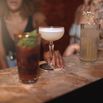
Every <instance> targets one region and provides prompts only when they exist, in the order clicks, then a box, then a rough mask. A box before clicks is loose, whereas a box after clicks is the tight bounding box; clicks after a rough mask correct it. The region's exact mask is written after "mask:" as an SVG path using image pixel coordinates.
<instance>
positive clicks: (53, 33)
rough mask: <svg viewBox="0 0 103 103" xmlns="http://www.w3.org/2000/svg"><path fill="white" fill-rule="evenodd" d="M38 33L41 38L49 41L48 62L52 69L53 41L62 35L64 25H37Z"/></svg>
mask: <svg viewBox="0 0 103 103" xmlns="http://www.w3.org/2000/svg"><path fill="white" fill-rule="evenodd" d="M39 33H40V35H41V38H43V39H44V40H46V41H49V53H50V62H49V63H48V64H49V65H50V66H51V68H52V69H54V66H53V63H52V59H53V54H54V43H53V41H56V40H59V39H60V38H62V37H63V35H64V27H39Z"/></svg>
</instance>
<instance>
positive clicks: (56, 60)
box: [44, 51, 64, 68]
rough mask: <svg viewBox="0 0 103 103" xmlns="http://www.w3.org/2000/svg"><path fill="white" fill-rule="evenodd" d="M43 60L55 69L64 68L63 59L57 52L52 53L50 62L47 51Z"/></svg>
mask: <svg viewBox="0 0 103 103" xmlns="http://www.w3.org/2000/svg"><path fill="white" fill-rule="evenodd" d="M44 59H45V60H46V61H47V62H48V63H52V65H53V66H54V67H56V68H63V67H64V61H63V58H62V56H61V54H60V52H59V51H54V53H53V56H52V60H51V55H50V52H49V51H48V52H45V53H44Z"/></svg>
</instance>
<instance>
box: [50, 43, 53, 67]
mask: <svg viewBox="0 0 103 103" xmlns="http://www.w3.org/2000/svg"><path fill="white" fill-rule="evenodd" d="M49 53H50V65H51V66H53V64H52V59H53V53H54V44H53V41H50V43H49Z"/></svg>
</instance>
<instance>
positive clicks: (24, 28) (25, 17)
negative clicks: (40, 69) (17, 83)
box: [0, 0, 63, 68]
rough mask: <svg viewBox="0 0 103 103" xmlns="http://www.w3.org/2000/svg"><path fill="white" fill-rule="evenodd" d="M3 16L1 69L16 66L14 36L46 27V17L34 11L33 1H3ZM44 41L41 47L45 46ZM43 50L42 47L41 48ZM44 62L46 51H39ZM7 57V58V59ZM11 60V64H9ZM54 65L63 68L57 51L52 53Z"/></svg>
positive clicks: (0, 33) (0, 24) (0, 54)
mask: <svg viewBox="0 0 103 103" xmlns="http://www.w3.org/2000/svg"><path fill="white" fill-rule="evenodd" d="M3 1H4V4H3V5H4V7H5V9H4V10H3V16H2V17H1V18H0V62H1V66H2V67H1V68H8V67H12V66H16V59H15V53H16V50H15V34H19V33H20V32H31V31H33V30H34V29H38V27H39V26H47V23H46V17H45V16H44V15H43V14H42V13H40V12H36V11H35V7H34V0H3ZM45 44H46V43H44V41H43V42H42V43H41V45H43V46H44V45H45ZM42 48H43V47H42ZM41 52H42V53H43V55H44V58H45V60H49V53H48V51H43V50H42V51H41ZM8 56H9V58H8ZM47 57H48V58H47ZM8 59H12V61H13V64H12V65H11V64H9V60H8ZM53 60H54V61H53V63H54V65H56V66H57V67H62V66H63V60H62V57H61V55H60V53H59V52H58V51H55V53H54V59H53Z"/></svg>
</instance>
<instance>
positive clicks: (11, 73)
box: [0, 55, 103, 103]
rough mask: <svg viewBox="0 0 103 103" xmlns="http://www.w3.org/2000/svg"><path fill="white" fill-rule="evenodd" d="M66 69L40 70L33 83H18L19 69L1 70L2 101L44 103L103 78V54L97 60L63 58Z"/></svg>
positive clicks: (1, 102)
mask: <svg viewBox="0 0 103 103" xmlns="http://www.w3.org/2000/svg"><path fill="white" fill-rule="evenodd" d="M64 60H65V68H64V69H63V70H54V71H44V70H42V71H41V74H40V77H39V80H38V81H37V82H36V83H35V84H32V85H24V84H22V83H20V82H19V79H18V74H17V68H16V67H15V68H9V69H5V70H1V71H0V103H45V102H46V101H48V100H51V99H54V98H56V97H58V96H61V95H63V94H65V93H70V92H71V91H73V90H75V89H78V88H80V87H83V86H85V85H87V84H90V83H92V82H94V81H97V80H99V79H101V78H103V55H100V56H99V58H98V60H97V61H96V62H94V63H93V62H92V63H87V62H81V61H80V60H79V56H77V55H73V56H71V57H66V58H64Z"/></svg>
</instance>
